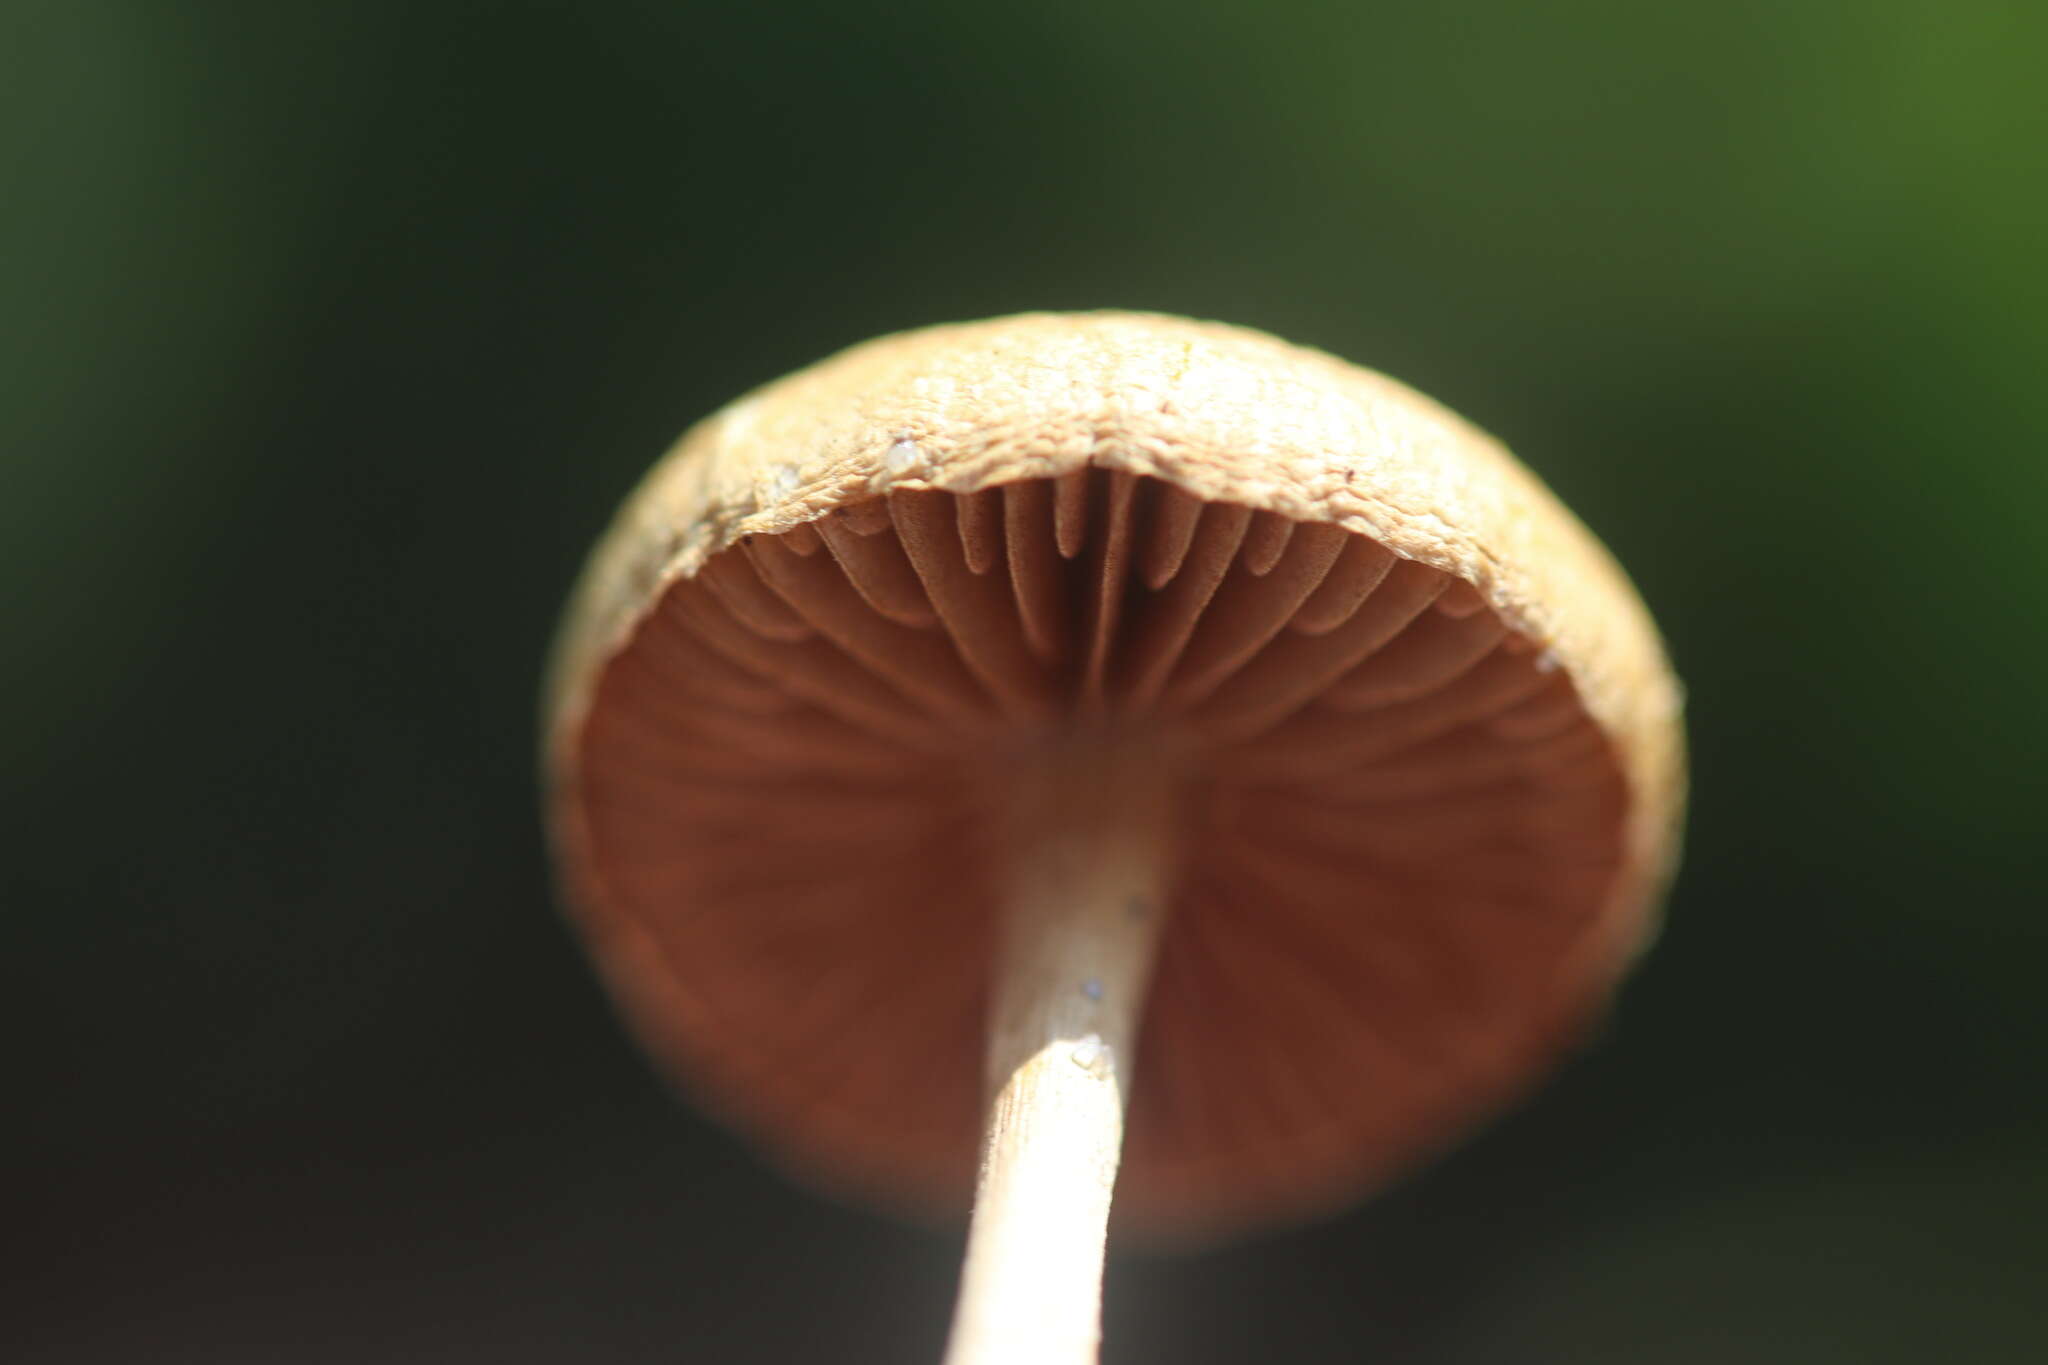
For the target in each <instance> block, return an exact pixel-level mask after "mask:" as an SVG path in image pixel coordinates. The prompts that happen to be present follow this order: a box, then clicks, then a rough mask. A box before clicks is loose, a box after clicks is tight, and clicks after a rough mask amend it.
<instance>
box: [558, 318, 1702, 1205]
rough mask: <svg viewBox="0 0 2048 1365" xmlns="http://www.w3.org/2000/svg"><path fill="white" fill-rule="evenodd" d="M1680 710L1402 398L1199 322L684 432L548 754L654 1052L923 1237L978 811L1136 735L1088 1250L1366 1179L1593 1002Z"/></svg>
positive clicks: (1529, 505) (960, 1146)
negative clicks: (1161, 769) (1137, 834)
mask: <svg viewBox="0 0 2048 1365" xmlns="http://www.w3.org/2000/svg"><path fill="white" fill-rule="evenodd" d="M1679 712H1680V695H1679V689H1678V686H1677V684H1676V682H1675V680H1674V678H1673V676H1672V674H1671V671H1670V669H1669V666H1668V664H1667V663H1666V660H1665V658H1664V654H1663V651H1662V648H1661V646H1660V644H1659V641H1658V638H1657V635H1656V632H1655V629H1654V627H1653V626H1652V624H1651V622H1650V620H1649V617H1648V615H1647V613H1646V612H1645V610H1644V608H1643V606H1642V604H1641V602H1640V601H1639V599H1638V598H1637V596H1636V594H1635V592H1634V591H1633V589H1632V588H1631V587H1630V585H1629V583H1628V581H1627V579H1626V578H1625V577H1624V575H1623V574H1622V573H1621V571H1620V570H1619V569H1618V568H1617V567H1616V565H1615V564H1614V562H1613V561H1612V560H1611V559H1610V558H1609V556H1608V555H1607V554H1606V552H1605V551H1604V549H1603V548H1602V547H1601V546H1600V545H1599V543H1598V542H1597V541H1595V540H1594V539H1593V538H1592V536H1591V535H1590V534H1589V533H1588V532H1587V531H1586V530H1585V529H1584V528H1583V527H1582V526H1581V525H1580V524H1579V522H1578V521H1577V520H1576V519H1574V518H1573V517H1572V515H1571V514H1570V513H1569V512H1567V511H1566V510H1565V509H1564V508H1563V507H1562V506H1560V505H1559V503H1558V502H1557V501H1556V499H1555V498H1554V497H1552V496H1551V494H1550V493H1549V492H1548V490H1546V489H1545V488H1544V487H1543V486H1542V485H1541V484H1540V483H1539V482H1538V481H1537V480H1536V479H1535V478H1534V477H1533V476H1531V475H1530V474H1529V473H1528V472H1527V471H1526V470H1524V469H1523V468H1522V467H1521V466H1520V465H1519V464H1517V463H1516V462H1515V461H1514V460H1513V458H1512V457H1510V456H1509V455H1508V454H1507V453H1506V452H1505V451H1504V450H1503V449H1502V448H1501V447H1500V446H1499V445H1498V444H1496V443H1495V442H1494V441H1493V440H1491V439H1490V438H1488V437H1487V436H1485V435H1484V434H1482V433H1480V432H1478V431H1476V430H1474V429H1473V428H1472V427H1470V426H1469V425H1467V424H1466V423H1464V422H1463V421H1461V420H1460V419H1458V418H1457V417H1456V416H1454V415H1452V414H1451V413H1449V412H1447V411H1445V410H1444V409H1442V408H1440V407H1438V406H1437V405H1436V404H1435V403H1432V402H1431V401H1429V400H1428V399H1425V398H1422V397H1420V396H1418V395H1416V394H1415V393H1413V392H1411V391H1409V390H1408V389H1406V388H1403V387H1402V386H1400V385H1398V384H1396V383H1394V382H1393V381H1391V380H1388V379H1386V378H1384V377H1382V376H1380V375H1377V374H1374V373H1371V372H1369V371H1366V370H1361V369H1358V368H1355V367H1353V366H1350V365H1346V364H1344V363H1342V362H1339V361H1337V360H1334V359H1332V358H1330V357H1328V356H1325V355H1322V354H1320V353H1317V352H1313V351H1308V350H1303V349H1299V348H1296V347H1292V346H1288V345H1285V344H1283V343H1281V342H1279V341H1276V340H1274V339H1272V338H1270V337H1267V336H1264V335H1261V334H1258V333H1254V332H1248V331H1244V330H1240V329H1237V328H1231V327H1224V326H1219V325H1214V324H1204V323H1194V322H1188V321H1183V320H1180V319H1175V318H1167V317H1158V316H1144V315H1132V314H1114V313H1102V314H1084V315H1031V316H1022V317H1015V318H1005V319H998V320H995V321H991V322H982V323H973V324H967V325H962V326H949V327H937V328H932V329H929V330H925V331H919V332H913V333H908V334H904V335H901V336H894V337H887V338H883V339H881V340H878V341H874V342H870V343H868V344H866V345H862V346H858V347H855V348H854V349H852V350H850V351H847V352H844V353H843V354H841V355H838V356H835V357H833V358H831V359H829V360H826V361H824V362H822V363H820V364H818V365H816V366H813V367H812V368H810V369H807V370H804V371H801V372H799V373H797V374H795V375H792V376H789V377H788V378H785V379H783V380H781V381H779V382H777V383H774V384H771V385H769V386H768V387H766V388H764V389H761V390H759V391H757V392H755V393H753V394H751V395H749V396H747V397H745V398H743V399H741V400H740V401H738V402H736V403H734V404H733V405H732V406H730V407H728V408H726V409H725V410H724V411H722V412H720V413H718V414H717V415H715V416H713V417H711V418H710V419H708V420H706V421H705V422H703V423H701V424H700V425H699V426H697V427H696V428H695V429H693V430H692V431H691V432H689V433H688V434H687V435H686V436H685V437H684V438H683V440H682V442H681V443H680V444H679V445H678V446H677V447H676V449H675V450H674V451H672V452H671V453H670V454H669V455H668V456H667V457H666V458H665V459H663V460H662V461H661V463H660V464H659V465H657V466H656V467H655V469H654V471H653V472H652V473H651V474H650V475H649V477H648V478H647V480H646V482H645V483H644V484H643V485H642V487H641V488H640V489H639V491H638V492H637V493H636V494H635V495H634V496H633V498H632V499H631V500H630V501H629V502H628V504H627V505H626V507H625V509H624V511H623V512H622V513H621V515H620V517H619V519H618V520H617V522H616V524H615V525H614V526H613V527H612V529H611V530H610V532H609V533H608V534H607V536H606V537H605V539H604V541H603V543H602V544H601V546H600V547H599V549H598V551H597V553H596V555H595V557H594V558H593V560H592V562H591V564H590V566H589V568H588V570H587V571H586V573H585V576H584V579H583V581H582V583H581V585H580V587H579V589H578V591H577V593H576V597H575V600H574V603H573V605H572V608H571V611H570V613H569V615H568V618H567V620H566V623H565V627H564V631H563V635H562V637H561V640H560V643H559V647H558V653H557V657H556V660H555V668H554V674H553V677H552V680H551V686H550V695H549V701H548V716H547V724H548V736H547V755H546V758H547V764H548V770H549V774H550V780H551V787H550V797H549V800H550V815H551V820H552V824H553V833H554V838H555V841H556V846H557V851H558V854H559V857H560V861H561V865H562V867H563V870H564V871H563V875H564V880H565V884H566V887H567V890H568V895H569V898H570V900H571V902H572V905H573V907H574V911H575V915H576V919H577V921H578V923H579V925H580V927H581V929H582V931H583V933H584V935H585V937H586V939H587V941H588V943H589V944H590V946H591V949H592V952H593V954H594V956H595V958H596V960H597V962H598V963H599V965H600V967H601V969H602V970H603V972H604V973H605V975H606V977H607V980H608V982H609V984H610V986H611V988H612V990H613V992H614V994H615V996H616V998H617V999H618V1000H619V1001H620V1003H621V1007H622V1009H623V1011H624V1013H625V1015H626V1016H627V1018H628V1019H629V1021H630V1022H631V1024H632V1025H633V1027H634V1028H635V1030H636V1031H637V1033H638V1034H639V1036H640V1037H641V1038H642V1039H643V1041H644V1042H645V1044H646V1045H647V1046H648V1048H649V1049H650V1050H651V1051H652V1052H653V1053H654V1054H655V1055H656V1057H657V1058H659V1059H661V1060H662V1061H663V1062H664V1063H666V1064H668V1065H670V1066H671V1067H673V1068H674V1069H675V1070H676V1071H677V1072H678V1073H679V1074H680V1075H681V1076H682V1077H683V1078H684V1079H685V1080H686V1082H687V1083H688V1084H689V1085H690V1086H691V1087H692V1088H693V1090H694V1091H695V1092H696V1093H697V1094H698V1095H700V1096H701V1097H702V1098H704V1099H705V1100H706V1101H707V1102H708V1103H710V1104H712V1105H713V1106H715V1107H716V1108H717V1109H718V1110H720V1112H722V1113H723V1114H724V1115H726V1116H727V1117H728V1118H729V1119H730V1120H731V1121H732V1122H734V1123H736V1124H738V1125H739V1126H741V1127H742V1128H744V1129H745V1130H747V1131H748V1132H750V1133H751V1134H753V1135H755V1136H756V1137H757V1138H758V1139H759V1140H760V1141H761V1142H762V1143H764V1144H765V1145H766V1146H767V1147H768V1148H769V1149H770V1150H771V1151H773V1152H775V1153H776V1154H777V1155H778V1156H779V1158H780V1159H782V1160H783V1161H784V1162H785V1163H786V1164H788V1165H790V1166H791V1167H793V1168H794V1169H796V1170H797V1171H799V1172H800V1173H802V1174H804V1175H806V1176H809V1177H812V1178H815V1179H818V1180H821V1181H823V1182H825V1183H827V1184H830V1185H832V1186H833V1187H835V1188H838V1189H841V1190H847V1191H851V1192H854V1193H857V1194H861V1195H864V1196H869V1197H875V1198H880V1199H884V1200H888V1201H892V1202H896V1203H899V1204H908V1205H911V1206H914V1207H925V1208H935V1209H940V1208H951V1207H961V1208H964V1207H965V1204H966V1202H967V1199H968V1197H969V1195H970V1194H971V1191H972V1187H973V1179H974V1169H975V1160H976V1150H977V1141H978V1134H979V1131H980V1121H981V1102H982V1076H981V1065H982V1045H983V1036H982V1035H983V1027H984V1021H983V1016H984V1012H985V1009H986V1001H985V996H986V992H987V982H988V975H989V966H988V957H989V953H990V950H991V935H992V929H991V922H992V918H993V913H994V907H995V904H996V900H997V896H998V888H997V887H996V886H995V884H994V879H995V876H996V873H995V865H996V864H997V863H998V862H999V861H1000V859H999V858H998V857H997V856H996V852H995V850H994V849H993V847H992V844H993V841H994V839H995V835H994V834H993V833H992V831H993V830H994V829H995V827H996V826H998V825H999V824H1000V820H999V818H998V817H997V812H998V811H999V810H1000V808H1001V806H1002V803H1003V800H1004V796H1003V793H1004V787H1005V779H1006V775H1007V774H1010V773H1012V772H1014V771H1015V769H1016V766H1017V765H1018V764H1019V763H1021V762H1024V761H1025V760H1026V759H1027V758H1028V756H1029V755H1030V754H1032V753H1033V752H1036V751H1038V750H1040V749H1042V748H1043V747H1045V746H1047V745H1049V744H1053V743H1063V742H1081V743H1089V742H1096V741H1095V739H1094V738H1091V737H1101V736H1107V735H1111V734H1114V735H1118V736H1125V737H1128V736H1131V735H1138V736H1142V737H1143V739H1142V742H1143V743H1145V744H1147V745H1151V746H1154V747H1153V749H1152V750H1151V752H1156V753H1157V754H1158V755H1160V759H1159V761H1161V762H1163V763H1171V764H1173V765H1175V771H1176V772H1178V773H1180V774H1182V775H1183V776H1182V779H1181V780H1180V782H1179V790H1180V807H1179V809H1180V811H1181V827H1182V840H1181V844H1180V847H1179V850H1178V852H1179V859H1178V861H1179V873H1178V875H1177V877H1176V879H1175V881H1174V883H1173V886H1174V890H1173V892H1172V894H1171V900H1172V904H1171V906H1170V907H1169V910H1170V913H1169V917H1168V920H1167V925H1166V928H1165V930H1164V934H1163V938H1162V942H1161V946H1160V951H1159V958H1158V961H1157V965H1156V968H1155V971H1154V975H1153V978H1152V988H1151V992H1150V995H1149V997H1148V1001H1147V1004H1146V1007H1145V1013H1144V1018H1143V1026H1142V1032H1141V1044H1140V1057H1139V1059H1138V1063H1137V1078H1136V1081H1135V1083H1134V1084H1135V1088H1134V1091H1133V1093H1132V1097H1131V1109H1130V1118H1129V1125H1128V1129H1127V1138H1126V1142H1125V1147H1124V1164H1123V1167H1122V1172H1121V1175H1120V1177H1119V1184H1118V1193H1117V1199H1118V1204H1117V1208H1118V1215H1117V1216H1118V1218H1119V1220H1120V1221H1124V1222H1129V1223H1133V1224H1137V1225H1140V1226H1143V1227H1150V1228H1155V1229H1165V1230H1208V1231H1214V1230H1220V1229H1224V1228H1227V1227H1230V1226H1235V1225H1238V1224H1241V1223H1245V1222H1256V1221H1264V1220H1269V1219H1277V1218H1284V1217H1289V1216H1293V1215H1297V1214H1301V1213H1306V1212H1311V1211H1314V1210H1315V1209H1317V1208H1320V1207H1323V1206H1325V1205H1327V1204H1328V1203H1329V1202H1331V1201H1333V1200H1336V1199H1339V1198H1342V1197H1345V1196H1347V1195H1352V1194H1356V1193H1359V1192H1362V1191H1364V1190H1366V1189H1369V1188H1370V1187H1372V1186H1373V1185H1375V1184H1376V1183H1378V1182H1381V1181H1383V1180H1385V1179H1387V1178H1388V1177H1390V1176H1391V1175H1393V1174H1395V1173H1397V1172H1398V1171H1399V1170H1401V1169H1402V1168H1403V1167H1404V1166H1405V1165H1407V1164H1408V1163H1410V1162H1412V1161H1414V1160H1415V1159H1417V1158H1418V1157H1420V1156H1422V1155H1426V1154H1427V1153H1428V1152H1430V1151H1431V1150H1433V1149H1435V1148H1437V1147H1439V1146H1441V1145H1442V1144H1444V1143H1445V1142H1447V1141H1449V1140H1450V1139H1452V1138H1454V1137H1456V1136H1457V1135H1458V1134H1459V1133H1461V1132H1462V1131H1463V1130H1465V1129H1466V1128H1468V1127H1469V1126H1471V1125H1472V1124H1473V1123H1474V1122H1476V1121H1477V1120H1478V1119H1480V1118H1483V1117H1484V1116H1486V1115H1487V1114H1488V1113H1490V1112H1492V1111H1493V1110H1495V1109H1497V1108H1498V1107H1499V1106H1500V1105H1502V1104H1503V1103H1505V1102H1506V1101H1507V1100H1508V1099H1510V1098H1512V1097H1513V1096H1514V1095H1515V1094H1516V1093H1517V1092H1518V1091H1519V1090H1520V1089H1522V1088H1523V1087H1524V1086H1525V1085H1527V1084H1528V1083H1530V1082H1531V1081H1533V1080H1534V1079H1535V1078H1536V1077H1537V1076H1538V1075H1539V1074H1540V1073H1541V1071H1542V1070H1543V1069H1544V1068H1545V1066H1546V1065H1547V1064H1548V1063H1549V1062H1550V1061H1551V1060H1552V1059H1553V1058H1554V1057H1555V1056H1556V1055H1557V1054H1558V1053H1559V1052H1560V1051H1561V1050H1563V1049H1564V1048H1565V1047H1567V1046H1568V1045H1569V1044H1570V1043H1571V1042H1572V1041H1573V1040H1574V1038H1575V1037H1576V1036H1577V1035H1578V1033H1579V1032H1580V1030H1581V1029H1582V1027H1583V1026H1584V1024H1585V1023H1586V1022H1587V1021H1588V1020H1589V1018H1591V1017H1593V1016H1595V1015H1597V1013H1598V1011H1599V1009H1600V1007H1601V1005H1602V1003H1603V1002H1604V1000H1605V999H1606V997H1607V996H1608V994H1609V992H1610V990H1611V988H1612V986H1613V984H1614V982H1615V981H1616V979H1617V977H1618V976H1619V975H1620V973H1621V972H1622V971H1623V970H1624V969H1625V967H1626V966H1627V965H1628V963H1629V962H1630V961H1631V960H1632V958H1633V957H1634V955H1635V954H1636V953H1637V952H1638V950H1640V949H1641V948H1642V947H1643V946H1644V945H1645V944H1646V942H1647V941H1648V939H1649V937H1650V936H1651V933H1652V930H1653V926H1654V910H1655V902H1656V900H1657V897H1658V896H1659V894H1660V892H1661V890H1662V887H1663V884H1664V882H1665V880H1666V877H1667V875H1668V872H1669V869H1670V867H1671V865H1672V862H1673V859H1674V857H1675V850H1676V831H1677V825H1678V817H1679V813H1680V806H1681V803H1682V795H1683V745H1682V736H1681V732H1680V726H1679ZM1077 735H1078V736H1081V737H1082V738H1081V739H1080V740H1079V741H1075V740H1074V738H1073V737H1074V736H1077ZM1119 742H1122V741H1121V740H1120V741H1119Z"/></svg>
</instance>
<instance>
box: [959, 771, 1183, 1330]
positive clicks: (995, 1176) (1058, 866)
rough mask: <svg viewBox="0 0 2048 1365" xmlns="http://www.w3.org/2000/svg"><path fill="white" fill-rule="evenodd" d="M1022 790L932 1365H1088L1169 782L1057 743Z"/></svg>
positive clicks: (1160, 882) (1151, 935)
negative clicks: (959, 1220)
mask: <svg viewBox="0 0 2048 1365" xmlns="http://www.w3.org/2000/svg"><path fill="white" fill-rule="evenodd" d="M1033 766H1034V768H1035V771H1032V772H1029V773H1027V774H1025V775H1024V777H1023V780H1022V781H1021V782H1020V783H1019V784H1018V794H1019V798H1020V799H1019V801H1018V819H1017V822H1016V825H1015V826H1014V839H1013V842H1012V845H1011V850H1010V852H1011V858H1010V861H1009V863H1008V869H1009V877H1008V884H1007V887H1006V902H1005V904H1004V906H1003V919H1002V929H1001V937H1000V943H999V948H998V952H997V959H996V964H995V978H994V983H993V989H992V992H991V1010H990V1015H989V1035H988V1084H989V1090H990V1093H991V1099H990V1102H989V1108H988V1115H987V1125H986V1128H985V1130H984V1132H983V1138H982V1158H981V1179H980V1184H979V1187H978V1189H977V1191H976V1194H975V1203H974V1220H973V1225H972V1227H971V1228H970V1230H969V1232H968V1238H967V1261H966V1266H965V1268H964V1270H963V1272H962V1275H961V1281H960V1299H959V1304H958V1307H957V1308H956V1310H955V1313H954V1318H953V1334H952V1339H951V1341H950V1342H949V1344H948V1346H947V1351H946V1365H1012V1362H1015V1363H1016V1365H1023V1363H1024V1362H1029V1363H1030V1365H1088V1362H1093V1361H1094V1360H1095V1359H1096V1347H1097V1344H1098V1342H1099V1340H1100V1338H1101V1333H1102V1326H1101V1323H1102V1261H1103V1245H1104V1241H1105V1238H1106V1236H1107V1230H1108V1223H1109V1202H1110V1189H1111V1187H1112V1186H1113V1185H1114V1184H1115V1182H1116V1169H1117V1160H1118V1156H1119V1153H1120V1151H1121V1148H1122V1145H1123V1115H1124V1106H1125V1104H1126V1102H1127V1101H1128V1099H1129V1092H1130V1081H1129V1078H1130V1075H1131V1061H1132V1057H1133V1053H1134V1050H1135V1049H1134V1044H1135V1041H1136V1036H1137V1030H1138V1022H1139V1019H1140V1017H1141V1014H1142V1010H1143V1004H1144V998H1145V987H1146V984H1147V981H1148V979H1149V977H1150V975H1151V970H1152V959H1153V955H1154V951H1155V949H1156V948H1157V945H1158V941H1159V929H1160V924H1161V921H1162V920H1163V918H1164V913H1165V908H1166V897H1165V894H1164V893H1165V880H1166V874H1167V870H1168V867H1169V863H1170V861H1171V859H1170V839H1169V825H1170V820H1169V810H1168V807H1169V795H1170V792H1169V779H1168V777H1167V775H1166V773H1165V771H1164V763H1163V762H1162V761H1161V760H1160V758H1159V757H1158V756H1157V755H1155V754H1153V753H1151V752H1149V751H1147V752H1132V751H1131V750H1129V749H1118V748H1113V747H1111V746H1109V745H1106V744H1088V745H1082V746H1076V747H1075V748H1072V749H1064V750H1062V751H1061V752H1059V753H1057V754H1055V755H1054V756H1053V757H1052V758H1051V760H1050V761H1049V762H1046V763H1044V764H1043V765H1042V766H1037V765H1033Z"/></svg>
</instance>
